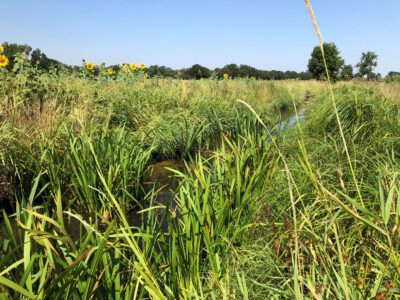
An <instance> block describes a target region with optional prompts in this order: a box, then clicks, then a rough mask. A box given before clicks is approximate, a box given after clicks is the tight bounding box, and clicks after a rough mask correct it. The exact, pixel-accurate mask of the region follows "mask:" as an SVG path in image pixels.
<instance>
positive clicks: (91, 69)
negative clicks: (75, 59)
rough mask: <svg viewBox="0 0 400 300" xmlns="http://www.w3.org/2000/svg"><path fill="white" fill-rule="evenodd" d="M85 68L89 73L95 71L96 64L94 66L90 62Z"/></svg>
mask: <svg viewBox="0 0 400 300" xmlns="http://www.w3.org/2000/svg"><path fill="white" fill-rule="evenodd" d="M85 67H86V69H87V70H89V71H93V70H94V64H93V63H92V62H91V61H88V62H87V63H86V64H85Z"/></svg>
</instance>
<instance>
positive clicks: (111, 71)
mask: <svg viewBox="0 0 400 300" xmlns="http://www.w3.org/2000/svg"><path fill="white" fill-rule="evenodd" d="M107 73H108V74H109V75H113V74H114V73H115V72H114V70H113V68H108V69H107Z"/></svg>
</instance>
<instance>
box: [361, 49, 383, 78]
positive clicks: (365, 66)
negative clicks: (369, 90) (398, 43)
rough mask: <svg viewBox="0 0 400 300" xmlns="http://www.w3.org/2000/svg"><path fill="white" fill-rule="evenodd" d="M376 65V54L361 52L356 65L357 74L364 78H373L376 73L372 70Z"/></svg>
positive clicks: (375, 76)
mask: <svg viewBox="0 0 400 300" xmlns="http://www.w3.org/2000/svg"><path fill="white" fill-rule="evenodd" d="M377 65H378V55H377V54H376V53H375V52H372V51H368V52H363V53H362V55H361V60H360V62H359V63H358V64H357V65H356V67H357V68H358V73H357V76H358V77H360V78H366V79H367V80H374V79H376V78H377V74H375V73H374V72H373V70H374V68H376V66H377Z"/></svg>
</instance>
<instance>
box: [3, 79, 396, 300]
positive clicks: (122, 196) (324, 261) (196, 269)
mask: <svg viewBox="0 0 400 300" xmlns="http://www.w3.org/2000/svg"><path fill="white" fill-rule="evenodd" d="M2 76H7V77H6V78H5V79H6V81H7V82H8V83H9V84H7V85H3V86H1V87H0V95H1V96H0V97H1V98H0V99H1V100H0V102H1V107H2V108H4V109H2V110H1V112H0V122H1V125H0V133H1V134H0V146H1V147H0V166H1V169H0V181H1V182H0V183H1V185H0V200H1V201H0V203H1V202H2V203H3V204H2V205H3V207H5V206H4V203H5V202H7V203H8V204H9V206H10V208H7V210H5V211H3V213H2V222H1V223H0V237H1V243H0V294H1V296H2V297H3V298H11V299H15V298H27V299H30V298H31V299H69V298H74V299H88V298H106V299H150V298H152V299H176V298H179V299H232V298H234V297H236V298H242V299H269V298H272V299H273V298H276V299H279V298H286V299H293V298H298V299H330V298H339V299H342V298H345V299H366V298H374V297H375V298H378V299H395V298H396V297H399V295H400V291H399V289H398V286H399V285H400V284H399V283H400V282H399V265H398V262H399V251H398V243H399V237H400V235H399V228H400V227H399V216H400V210H399V206H400V201H399V193H398V189H399V163H398V160H399V156H398V148H399V145H400V141H399V139H398V136H400V132H398V131H399V129H398V128H400V126H399V124H398V122H399V120H400V118H399V115H398V113H399V102H398V98H397V97H396V95H397V93H396V91H398V90H397V89H398V85H397V83H393V84H392V83H390V84H389V83H388V84H385V85H383V84H375V83H374V84H361V83H338V84H337V85H336V86H335V87H334V88H333V90H332V91H331V92H332V93H333V96H334V97H335V101H336V102H335V103H336V106H335V107H332V102H331V101H332V100H331V99H330V95H331V94H330V93H331V92H330V91H329V89H327V85H326V84H324V83H317V82H307V83H306V82H298V81H288V82H262V81H251V80H225V81H212V80H201V81H177V80H137V81H135V82H131V81H129V80H125V79H119V80H115V81H112V80H103V79H102V80H94V79H89V78H76V77H73V76H70V77H67V76H65V75H52V76H49V75H45V74H38V75H35V76H36V77H33V78H32V77H27V78H25V79H24V78H23V75H21V76H19V77H18V78H13V77H12V76H11V75H10V76H8V75H7V74H3V75H2ZM63 76H65V77H63ZM237 99H241V100H242V101H243V102H244V103H246V104H247V105H248V106H250V107H251V108H252V110H253V112H254V113H255V114H256V115H257V116H256V117H255V116H254V115H253V113H252V112H250V111H249V110H248V108H247V107H246V106H244V105H243V102H242V103H240V102H237V101H236V100H237ZM299 109H302V110H306V117H305V119H304V121H301V122H299V123H297V124H296V125H295V126H292V127H290V128H286V129H285V130H282V129H280V130H274V124H276V122H278V121H279V120H281V119H282V118H286V117H287V116H288V115H291V114H293V112H295V111H297V110H299ZM338 119H339V120H340V125H339V123H338V121H337V120H338ZM259 121H262V123H263V124H264V125H261V124H260V122H259ZM264 126H265V127H264ZM266 129H268V130H266ZM343 140H345V141H346V145H347V150H346V149H344V147H343ZM166 158H178V159H181V160H183V161H184V163H185V166H186V167H185V169H184V170H180V171H179V170H171V172H172V173H173V174H174V176H175V177H176V180H177V181H178V185H177V187H171V189H173V190H172V191H171V193H170V194H171V195H172V196H171V197H170V198H168V199H165V198H163V199H162V200H160V199H161V198H160V197H159V194H160V193H163V192H164V191H163V190H162V187H159V186H158V185H157V184H156V185H154V187H153V188H150V189H149V188H148V187H147V188H145V186H144V182H143V181H144V177H145V174H146V172H147V170H148V168H150V167H151V165H152V164H154V163H156V162H157V161H159V160H162V159H166ZM349 160H350V162H349ZM354 178H356V181H354ZM360 196H361V198H362V199H363V204H361V202H360V201H359V199H360ZM293 216H295V218H294V217H293ZM379 297H380V298H379Z"/></svg>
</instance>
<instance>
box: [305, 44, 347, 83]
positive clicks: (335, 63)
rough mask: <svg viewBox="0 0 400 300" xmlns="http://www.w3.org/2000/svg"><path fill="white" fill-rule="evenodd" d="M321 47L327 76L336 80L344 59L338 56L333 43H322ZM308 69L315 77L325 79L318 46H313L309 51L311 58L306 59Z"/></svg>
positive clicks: (338, 53)
mask: <svg viewBox="0 0 400 300" xmlns="http://www.w3.org/2000/svg"><path fill="white" fill-rule="evenodd" d="M323 48H324V53H325V60H326V65H327V69H328V72H329V76H330V78H331V79H332V80H333V81H336V80H337V79H338V76H339V71H340V69H341V67H342V66H343V64H344V60H343V59H342V58H341V57H340V52H339V50H338V48H337V47H336V45H335V44H334V43H324V44H323ZM308 71H309V72H310V73H311V75H312V76H313V78H315V79H318V80H323V79H326V70H325V65H324V60H323V56H322V51H321V48H320V47H319V46H317V47H315V48H314V50H313V51H312V53H311V58H310V60H309V61H308Z"/></svg>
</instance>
